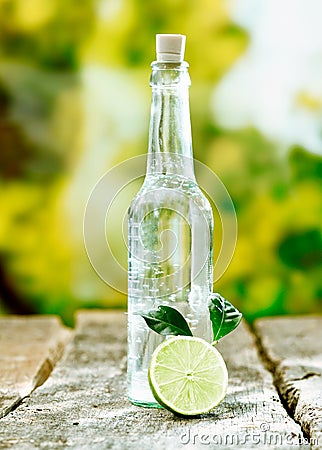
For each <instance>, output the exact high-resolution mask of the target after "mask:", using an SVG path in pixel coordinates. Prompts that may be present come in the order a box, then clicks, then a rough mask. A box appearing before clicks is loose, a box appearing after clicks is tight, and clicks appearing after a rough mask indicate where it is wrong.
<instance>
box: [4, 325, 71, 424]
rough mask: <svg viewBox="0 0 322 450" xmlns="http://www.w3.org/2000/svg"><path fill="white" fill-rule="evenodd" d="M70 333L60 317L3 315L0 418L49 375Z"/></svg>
mask: <svg viewBox="0 0 322 450" xmlns="http://www.w3.org/2000/svg"><path fill="white" fill-rule="evenodd" d="M69 336H70V331H69V330H68V329H67V328H66V327H64V326H63V325H62V323H61V321H60V320H59V319H58V318H57V317H53V316H51V317H48V316H28V317H18V316H6V317H0V418H1V417H3V416H4V415H6V414H7V413H8V412H9V411H11V410H12V408H14V407H15V406H16V405H17V403H19V402H20V401H21V399H23V398H24V397H26V396H27V395H29V394H30V393H31V392H32V391H33V390H34V389H35V388H36V387H37V386H39V385H41V384H42V383H43V382H44V381H45V380H46V379H47V378H48V376H49V375H50V373H51V371H52V369H53V367H54V366H55V364H56V362H57V361H58V360H59V358H60V357H61V355H62V352H63V350H64V347H65V344H66V342H67V340H68V338H69Z"/></svg>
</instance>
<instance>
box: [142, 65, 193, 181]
mask: <svg viewBox="0 0 322 450" xmlns="http://www.w3.org/2000/svg"><path fill="white" fill-rule="evenodd" d="M150 86H151V87H152V102H151V118H150V131H149V151H148V166H147V175H148V176H149V175H155V174H164V175H181V176H183V177H185V178H189V179H193V180H194V179H195V177H194V169H193V157H192V140H191V125H190V110H189V86H190V77H189V73H188V64H187V63H186V62H182V63H160V62H154V63H152V75H151V79H150Z"/></svg>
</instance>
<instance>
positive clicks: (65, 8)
mask: <svg viewBox="0 0 322 450" xmlns="http://www.w3.org/2000/svg"><path fill="white" fill-rule="evenodd" d="M321 14H322V4H321V3H319V2H317V1H315V0H309V1H307V2H303V1H301V0H292V1H291V0H285V1H283V2H280V1H277V0H270V2H267V1H266V2H265V1H262V0H255V1H253V0H247V1H246V0H234V1H232V0H231V1H228V0H227V1H224V0H211V1H209V0H199V1H198V2H196V1H187V0H162V1H161V0H155V1H143V0H82V1H75V0H1V1H0V211H1V215H0V313H1V314H4V313H20V314H21V313H34V312H36V313H38V312H39V313H57V314H60V315H62V317H63V318H64V320H65V321H66V322H67V323H72V317H73V312H74V310H75V309H77V308H83V307H91V308H92V307H125V306H126V296H125V295H123V294H121V293H119V292H116V291H114V290H113V289H111V288H109V287H108V286H107V285H106V284H105V283H104V282H103V281H102V280H101V279H100V278H99V277H98V276H97V275H96V274H95V272H94V270H93V269H92V267H91V265H90V263H89V261H88V259H87V255H86V251H85V248H84V243H83V234H82V227H83V215H84V209H85V206H86V202H87V199H88V197H89V195H90V192H91V190H92V189H93V187H94V185H95V183H96V182H97V181H98V180H99V178H100V177H101V176H102V175H103V174H104V173H105V172H106V170H108V169H110V168H111V167H113V166H114V165H116V164H118V163H120V162H121V161H124V160H125V159H127V158H129V157H132V156H135V155H138V154H142V153H144V152H145V151H146V149H147V132H148V121H149V106H150V95H151V93H150V88H149V86H148V80H149V75H150V62H151V61H152V60H153V59H154V57H155V34H156V33H182V34H186V35H187V48H186V60H187V61H189V63H190V75H191V78H192V83H193V84H192V87H191V89H190V98H191V116H192V129H193V145H194V156H195V158H196V159H199V160H200V161H202V162H203V163H205V164H206V165H207V166H208V167H210V168H211V169H212V170H213V171H215V172H216V174H217V175H218V176H219V177H220V178H221V180H222V181H223V182H224V183H225V185H226V187H227V189H228V191H229V193H230V195H231V197H232V199H233V202H234V204H235V208H236V212H237V217H238V227H239V231H238V241H237V247H236V251H235V254H234V257H233V259H232V262H231V264H230V266H229V267H228V269H227V271H226V272H225V274H224V275H223V276H222V277H221V278H220V280H219V281H218V282H217V283H216V286H215V291H219V292H221V293H222V295H224V296H225V297H227V298H228V299H229V300H230V301H232V302H233V303H234V304H236V306H238V307H239V308H240V309H241V310H242V311H243V313H244V315H245V316H246V317H247V318H248V319H249V320H252V319H254V318H255V317H258V316H262V315H274V314H286V313H296V314H297V313H313V312H322V300H321V297H322V271H321V268H322V267H321V262H322V238H321V223H322V195H321V194H322V189H321V187H322V186H321V178H322V158H321V154H322V63H321V61H322V31H321V27H320V25H319V18H320V17H321ZM199 182H200V184H201V185H202V180H199ZM130 200H131V198H128V202H130ZM216 233H217V234H216ZM216 233H215V239H216V237H217V238H218V239H217V241H215V248H216V249H217V251H218V248H219V246H218V245H219V244H220V242H219V244H218V241H220V233H219V231H217V232H216ZM122 252H123V253H122ZM117 256H119V258H120V259H122V258H123V260H124V258H125V257H126V255H125V256H124V248H120V255H117Z"/></svg>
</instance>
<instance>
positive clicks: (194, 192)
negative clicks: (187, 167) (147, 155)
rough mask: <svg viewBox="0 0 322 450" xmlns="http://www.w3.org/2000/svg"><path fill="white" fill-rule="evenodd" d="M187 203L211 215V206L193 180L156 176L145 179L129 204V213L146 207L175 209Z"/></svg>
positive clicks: (176, 176)
mask: <svg viewBox="0 0 322 450" xmlns="http://www.w3.org/2000/svg"><path fill="white" fill-rule="evenodd" d="M188 203H190V204H191V203H193V204H195V206H197V207H198V208H199V209H202V210H203V211H208V212H209V214H212V208H211V205H210V203H209V201H208V199H207V197H206V196H205V195H204V194H203V192H202V190H201V189H200V187H199V186H198V184H197V182H196V181H195V180H192V179H188V178H186V177H183V176H180V175H160V174H158V175H157V176H149V177H146V179H145V180H144V183H143V185H142V187H141V189H140V190H139V192H138V193H137V194H136V196H135V197H134V199H133V200H132V202H131V206H130V211H131V210H133V209H135V208H139V207H142V206H147V205H149V206H150V207H151V206H153V205H154V206H155V207H159V208H160V207H164V208H171V209H173V208H175V209H176V208H177V207H180V205H184V204H188Z"/></svg>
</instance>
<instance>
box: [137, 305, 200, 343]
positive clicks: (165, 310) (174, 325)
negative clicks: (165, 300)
mask: <svg viewBox="0 0 322 450" xmlns="http://www.w3.org/2000/svg"><path fill="white" fill-rule="evenodd" d="M136 314H139V315H140V316H142V317H143V319H144V320H145V322H146V323H147V325H148V327H150V328H151V330H153V331H155V332H156V333H158V334H161V335H162V336H169V335H173V336H192V333H191V330H190V328H189V325H188V324H187V322H186V320H185V318H184V317H183V316H182V314H181V313H179V311H178V310H177V309H175V308H172V307H171V306H165V305H163V306H162V305H161V306H159V307H158V308H157V309H153V310H152V311H149V312H148V313H136Z"/></svg>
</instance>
